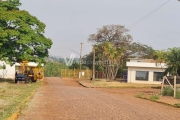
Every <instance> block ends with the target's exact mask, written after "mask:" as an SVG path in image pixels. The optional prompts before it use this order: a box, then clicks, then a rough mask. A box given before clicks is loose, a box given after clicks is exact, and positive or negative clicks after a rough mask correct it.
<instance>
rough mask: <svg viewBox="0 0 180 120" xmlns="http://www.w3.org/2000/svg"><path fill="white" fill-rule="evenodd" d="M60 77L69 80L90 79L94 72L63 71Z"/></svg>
mask: <svg viewBox="0 0 180 120" xmlns="http://www.w3.org/2000/svg"><path fill="white" fill-rule="evenodd" d="M60 77H68V78H86V79H90V78H91V77H92V70H89V69H87V70H81V72H80V71H79V70H77V69H61V70H60Z"/></svg>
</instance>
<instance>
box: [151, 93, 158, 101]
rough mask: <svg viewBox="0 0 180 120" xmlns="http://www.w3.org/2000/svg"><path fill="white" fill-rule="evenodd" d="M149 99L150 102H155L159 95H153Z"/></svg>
mask: <svg viewBox="0 0 180 120" xmlns="http://www.w3.org/2000/svg"><path fill="white" fill-rule="evenodd" d="M149 99H150V100H152V101H156V100H158V99H159V95H157V94H154V95H152V96H150V98H149Z"/></svg>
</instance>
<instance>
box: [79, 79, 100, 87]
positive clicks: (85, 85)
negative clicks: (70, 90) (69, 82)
mask: <svg viewBox="0 0 180 120" xmlns="http://www.w3.org/2000/svg"><path fill="white" fill-rule="evenodd" d="M78 83H79V84H80V85H81V86H83V87H85V88H97V87H95V86H90V85H87V84H86V83H85V82H82V81H81V80H79V81H78Z"/></svg>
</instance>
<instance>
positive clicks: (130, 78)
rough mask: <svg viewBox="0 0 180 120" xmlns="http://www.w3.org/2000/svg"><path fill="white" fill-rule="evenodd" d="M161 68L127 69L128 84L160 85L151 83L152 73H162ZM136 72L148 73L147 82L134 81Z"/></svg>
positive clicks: (157, 82) (156, 82) (154, 82)
mask: <svg viewBox="0 0 180 120" xmlns="http://www.w3.org/2000/svg"><path fill="white" fill-rule="evenodd" d="M164 70H165V69H163V68H148V67H128V83H143V84H161V83H162V82H161V81H153V76H154V75H153V74H154V72H163V71H164ZM136 71H149V76H148V77H149V78H148V80H149V81H140V80H136Z"/></svg>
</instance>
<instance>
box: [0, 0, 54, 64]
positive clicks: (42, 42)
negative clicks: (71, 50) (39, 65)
mask: <svg viewBox="0 0 180 120" xmlns="http://www.w3.org/2000/svg"><path fill="white" fill-rule="evenodd" d="M20 5H21V3H20V1H19V0H7V1H3V0H0V60H5V61H7V62H9V63H10V64H13V63H15V62H21V61H22V60H28V61H35V62H44V58H45V57H47V56H48V49H50V48H51V45H52V41H51V39H49V38H46V37H45V36H44V29H45V24H44V23H42V22H41V21H39V20H38V19H37V18H36V17H34V16H32V15H30V14H29V13H28V12H27V11H25V10H20V9H19V8H18V7H19V6H20Z"/></svg>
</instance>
